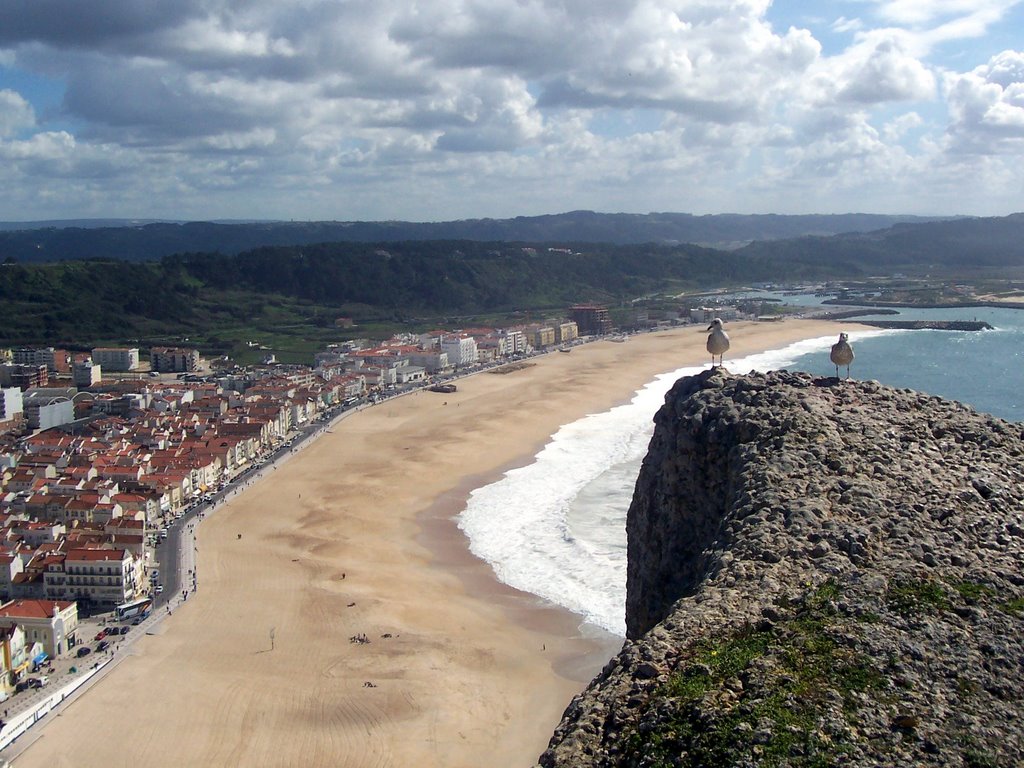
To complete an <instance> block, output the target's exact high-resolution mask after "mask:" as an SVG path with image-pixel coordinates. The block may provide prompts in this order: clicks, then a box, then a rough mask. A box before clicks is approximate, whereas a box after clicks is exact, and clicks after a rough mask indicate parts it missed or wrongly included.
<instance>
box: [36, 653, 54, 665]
mask: <svg viewBox="0 0 1024 768" xmlns="http://www.w3.org/2000/svg"><path fill="white" fill-rule="evenodd" d="M48 658H50V657H49V656H48V655H47V654H46V651H43V652H42V653H40V654H38V655H36V656H35V657H33V659H32V663H33V664H42V663H43V662H44V661H46V660H47V659H48Z"/></svg>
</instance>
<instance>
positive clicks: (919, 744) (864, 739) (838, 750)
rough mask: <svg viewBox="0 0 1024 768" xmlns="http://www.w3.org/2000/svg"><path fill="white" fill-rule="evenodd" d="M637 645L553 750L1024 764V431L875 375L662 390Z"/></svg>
mask: <svg viewBox="0 0 1024 768" xmlns="http://www.w3.org/2000/svg"><path fill="white" fill-rule="evenodd" d="M655 421H656V425H657V426H656V430H655V434H654V437H653V439H652V441H651V445H650V449H649V453H648V456H647V458H646V459H645V461H644V465H643V468H642V470H641V473H640V476H639V478H638V481H637V485H636V491H635V495H634V499H633V503H632V506H631V508H630V510H629V518H628V523H627V528H628V537H629V573H628V588H627V606H626V612H627V627H628V635H629V639H628V640H627V641H626V643H625V645H624V646H623V649H622V651H621V652H620V653H619V655H618V656H616V657H615V658H614V659H612V660H611V661H610V662H609V663H608V665H607V666H606V667H605V669H604V670H603V671H602V673H601V674H600V675H599V676H598V677H597V678H596V679H595V680H594V681H593V682H592V683H591V685H590V687H589V688H588V689H587V690H586V691H584V692H583V693H582V694H580V695H579V696H577V697H576V698H575V699H574V700H573V701H572V703H571V704H570V705H569V707H568V709H567V710H566V712H565V715H564V718H563V720H562V722H561V724H560V725H559V726H558V729H557V730H556V732H555V735H554V736H553V738H552V740H551V744H550V746H549V748H548V750H547V751H546V752H545V753H544V754H543V755H542V756H541V759H540V763H541V765H543V766H547V767H553V766H584V765H586V766H591V765H592V766H619V765H630V766H633V765H635V766H821V767H824V766H832V765H843V766H865V767H866V766H903V765H921V766H932V765H934V766H940V765H941V766H968V767H973V768H980V767H981V766H1016V765H1024V740H1022V728H1021V726H1020V723H1022V722H1024V703H1022V702H1024V642H1022V638H1024V567H1022V566H1024V430H1022V427H1021V425H1018V424H1010V423H1007V422H1004V421H1001V420H998V419H995V418H992V417H988V416H984V415H980V414H977V413H975V412H973V411H972V410H971V409H970V408H968V407H966V406H963V405H960V404H958V403H953V402H948V401H943V400H941V399H938V398H934V397H929V396H926V395H922V394H919V393H915V392H911V391H909V390H894V389H890V388H886V387H883V386H881V385H879V384H877V383H876V382H856V381H839V380H837V379H833V378H828V379H815V378H812V377H811V376H809V375H806V374H799V373H787V372H775V373H770V374H764V375H762V374H750V375H747V376H732V375H730V374H729V373H727V372H725V371H723V370H721V369H715V370H712V371H708V372H704V373H702V374H700V375H698V376H694V377H690V378H686V379H681V380H680V381H678V382H677V383H676V385H675V387H674V388H673V389H672V391H671V392H670V393H669V394H668V395H667V397H666V402H665V405H664V406H663V408H662V409H661V410H660V411H659V413H658V415H657V417H656V419H655Z"/></svg>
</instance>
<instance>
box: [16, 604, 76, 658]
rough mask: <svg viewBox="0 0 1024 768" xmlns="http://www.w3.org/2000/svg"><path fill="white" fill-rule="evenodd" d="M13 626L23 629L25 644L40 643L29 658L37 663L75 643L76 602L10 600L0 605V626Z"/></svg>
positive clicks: (58, 653) (65, 650) (61, 652)
mask: <svg viewBox="0 0 1024 768" xmlns="http://www.w3.org/2000/svg"><path fill="white" fill-rule="evenodd" d="M14 626H17V627H20V628H21V630H22V631H23V632H24V633H25V640H26V643H27V644H29V645H34V644H36V643H39V644H40V645H41V646H42V651H41V652H40V653H38V654H36V655H35V657H34V658H33V659H32V660H31V661H32V663H33V664H41V663H42V662H43V661H45V660H46V657H48V658H51V659H55V658H57V657H58V656H60V655H61V654H64V653H67V652H68V651H69V650H71V649H72V648H73V647H74V646H75V645H76V644H77V642H78V641H77V638H76V633H77V630H78V606H77V605H76V604H75V603H74V602H72V601H70V600H11V601H10V602H7V603H4V604H3V605H0V630H5V629H9V628H11V627H14ZM44 655H45V656H44Z"/></svg>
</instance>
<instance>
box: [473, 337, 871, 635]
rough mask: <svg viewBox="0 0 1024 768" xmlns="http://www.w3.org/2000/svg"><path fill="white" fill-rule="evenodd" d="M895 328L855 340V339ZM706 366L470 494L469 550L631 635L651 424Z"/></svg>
mask: <svg viewBox="0 0 1024 768" xmlns="http://www.w3.org/2000/svg"><path fill="white" fill-rule="evenodd" d="M886 333H891V332H889V331H862V332H858V333H852V334H850V338H851V341H856V340H857V339H858V338H865V337H868V336H876V335H882V334H886ZM835 339H836V336H834V335H832V336H827V337H819V338H814V339H807V340H805V341H800V342H797V343H795V344H791V345H789V346H787V347H785V348H783V349H779V350H772V351H768V352H763V353H760V354H756V355H750V356H748V357H745V358H741V359H737V360H732V361H727V366H726V367H727V368H729V369H730V370H732V371H743V372H747V371H751V370H754V371H767V370H773V369H777V368H785V367H786V366H788V365H792V363H793V361H794V360H795V359H797V358H798V357H800V356H801V355H805V354H808V353H812V352H818V351H821V350H824V349H827V348H828V347H829V346H830V345H831V344H833V343H834V342H835ZM705 367H707V366H702V367H686V368H679V369H677V370H675V371H672V372H670V373H666V374H662V375H660V376H658V377H657V378H656V379H655V380H654V381H652V382H651V383H649V384H647V385H646V386H645V387H644V388H643V389H641V390H640V391H638V392H637V393H636V394H635V395H634V397H633V399H632V401H630V402H629V403H627V404H625V405H621V406H618V407H616V408H613V409H611V410H610V411H606V412H604V413H597V414H592V415H590V416H586V417H584V418H583V419H580V420H579V421H576V422H573V423H572V424H566V425H565V426H563V427H562V428H561V429H559V430H558V432H557V433H555V435H554V436H553V437H552V438H551V441H550V442H549V443H548V444H547V445H546V446H545V447H544V448H543V449H542V450H541V451H540V453H538V454H537V456H536V458H535V460H534V462H533V463H532V464H529V465H528V466H525V467H521V468H518V469H514V470H511V471H509V472H508V473H506V474H505V476H504V477H503V478H502V479H501V480H499V481H497V482H495V483H492V484H491V485H487V486H484V487H483V488H478V489H477V490H475V491H473V492H472V494H471V495H470V498H469V501H468V502H467V505H466V509H465V510H464V511H463V512H462V514H461V515H460V516H459V520H458V524H459V527H460V528H461V529H462V530H463V532H464V533H465V534H466V536H467V537H468V538H469V546H470V550H471V551H472V552H473V554H475V555H476V556H477V557H479V558H481V559H483V560H486V561H487V562H488V563H490V564H491V566H492V568H493V569H494V572H495V574H496V575H497V577H498V578H499V579H500V580H501V581H503V582H505V583H506V584H509V585H510V586H512V587H515V588H516V589H521V590H523V591H525V592H531V593H533V594H535V595H539V596H541V597H543V598H545V599H547V600H550V601H552V602H554V603H557V604H559V605H562V606H564V607H565V608H568V609H569V610H571V611H574V612H576V613H578V614H580V615H581V616H583V618H584V620H585V621H586V622H590V623H593V624H596V625H597V626H599V627H602V628H604V629H606V630H608V631H610V632H613V633H616V634H618V635H621V636H625V633H626V622H625V600H626V530H625V524H626V511H627V510H628V508H629V503H630V500H631V499H632V495H633V486H634V484H635V481H636V476H637V473H638V472H639V468H640V463H641V461H642V460H643V457H644V455H645V454H646V453H647V445H648V443H649V442H650V438H651V435H652V434H653V431H654V424H653V421H652V420H653V418H654V414H655V413H656V412H657V410H658V408H660V407H661V405H662V403H664V400H665V395H666V393H667V392H668V390H669V389H670V388H671V387H672V385H673V384H674V383H675V381H676V380H677V379H679V378H680V377H682V376H690V375H693V374H695V373H698V372H700V371H701V370H703V369H704V368H705Z"/></svg>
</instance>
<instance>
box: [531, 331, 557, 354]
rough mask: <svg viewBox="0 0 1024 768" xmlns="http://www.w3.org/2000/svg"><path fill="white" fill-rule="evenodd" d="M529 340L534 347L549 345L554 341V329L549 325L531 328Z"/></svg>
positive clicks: (542, 347) (541, 347) (540, 347)
mask: <svg viewBox="0 0 1024 768" xmlns="http://www.w3.org/2000/svg"><path fill="white" fill-rule="evenodd" d="M530 341H531V343H532V344H533V347H534V349H544V348H545V347H550V346H552V345H553V344H554V343H555V329H554V328H552V327H551V326H550V325H545V326H542V327H540V328H533V329H531V332H530Z"/></svg>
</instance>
